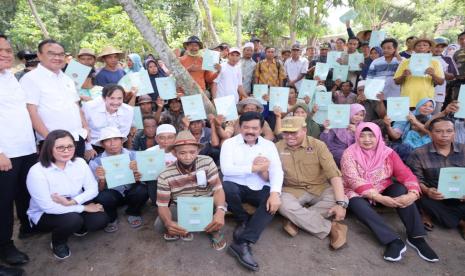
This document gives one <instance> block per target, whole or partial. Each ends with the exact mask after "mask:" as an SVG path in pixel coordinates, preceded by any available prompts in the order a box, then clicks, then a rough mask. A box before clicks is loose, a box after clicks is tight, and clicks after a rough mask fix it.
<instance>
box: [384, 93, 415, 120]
mask: <svg viewBox="0 0 465 276" xmlns="http://www.w3.org/2000/svg"><path fill="white" fill-rule="evenodd" d="M409 113H410V98H409V97H389V98H387V115H388V117H389V118H390V119H391V120H392V121H394V122H399V121H400V122H402V121H407V120H408V119H407V116H408V115H409Z"/></svg>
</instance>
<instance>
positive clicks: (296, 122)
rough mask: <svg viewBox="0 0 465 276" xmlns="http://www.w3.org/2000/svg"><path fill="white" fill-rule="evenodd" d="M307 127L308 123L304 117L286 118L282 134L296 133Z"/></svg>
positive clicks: (283, 122) (282, 125)
mask: <svg viewBox="0 0 465 276" xmlns="http://www.w3.org/2000/svg"><path fill="white" fill-rule="evenodd" d="M306 126H307V123H306V122H305V118H303V117H296V116H292V117H286V118H284V119H283V120H282V124H281V132H296V131H298V130H300V129H301V128H303V127H306Z"/></svg>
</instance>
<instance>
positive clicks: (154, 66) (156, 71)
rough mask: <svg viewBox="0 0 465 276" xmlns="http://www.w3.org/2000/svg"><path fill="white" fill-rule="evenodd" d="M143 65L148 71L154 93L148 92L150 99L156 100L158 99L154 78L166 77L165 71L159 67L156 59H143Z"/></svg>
mask: <svg viewBox="0 0 465 276" xmlns="http://www.w3.org/2000/svg"><path fill="white" fill-rule="evenodd" d="M145 67H146V68H147V71H148V72H149V78H150V82H151V83H152V87H153V91H154V93H151V94H149V96H150V97H152V101H156V100H157V99H158V95H159V93H158V88H157V83H156V82H155V79H156V78H163V77H167V74H166V73H165V71H164V70H163V69H162V68H161V67H160V65H159V63H158V62H157V61H156V60H153V59H148V60H146V61H145Z"/></svg>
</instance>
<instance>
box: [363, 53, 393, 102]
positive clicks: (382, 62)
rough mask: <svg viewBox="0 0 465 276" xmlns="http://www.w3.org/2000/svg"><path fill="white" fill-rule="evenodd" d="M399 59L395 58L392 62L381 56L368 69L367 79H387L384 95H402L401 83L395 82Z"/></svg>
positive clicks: (386, 96)
mask: <svg viewBox="0 0 465 276" xmlns="http://www.w3.org/2000/svg"><path fill="white" fill-rule="evenodd" d="M399 64H400V63H399V61H398V60H397V58H395V57H394V58H393V59H392V60H391V62H390V63H388V62H387V61H386V58H385V57H379V58H377V59H375V60H373V62H372V63H371V64H370V68H369V69H368V75H367V79H385V80H386V83H385V85H384V90H383V93H384V97H385V98H386V99H387V98H388V97H399V96H400V85H397V84H395V82H394V78H393V77H394V74H395V73H396V71H397V68H398V67H399Z"/></svg>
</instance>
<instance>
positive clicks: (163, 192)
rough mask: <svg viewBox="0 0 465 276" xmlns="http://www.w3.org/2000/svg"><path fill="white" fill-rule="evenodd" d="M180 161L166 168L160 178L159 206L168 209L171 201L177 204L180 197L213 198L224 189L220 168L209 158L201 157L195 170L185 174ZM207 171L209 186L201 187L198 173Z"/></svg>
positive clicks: (158, 187)
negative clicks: (180, 166)
mask: <svg viewBox="0 0 465 276" xmlns="http://www.w3.org/2000/svg"><path fill="white" fill-rule="evenodd" d="M178 162H179V161H176V162H174V163H173V164H171V165H169V166H168V167H166V169H165V170H164V171H163V172H162V173H161V174H160V175H159V176H158V184H157V205H158V206H163V207H167V206H168V205H169V203H170V201H173V202H174V203H176V202H177V198H178V197H180V196H186V197H193V196H195V197H196V196H212V195H213V192H214V191H216V190H218V189H222V188H223V186H222V185H221V181H220V179H219V175H218V168H217V167H216V165H215V162H213V159H211V157H209V156H204V155H199V156H198V157H197V159H196V160H195V161H194V162H195V167H194V170H193V171H192V172H190V173H183V172H182V169H180V168H179V165H178ZM199 171H205V175H206V180H207V185H206V186H205V187H201V186H200V185H198V183H197V176H196V175H197V172H199Z"/></svg>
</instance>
